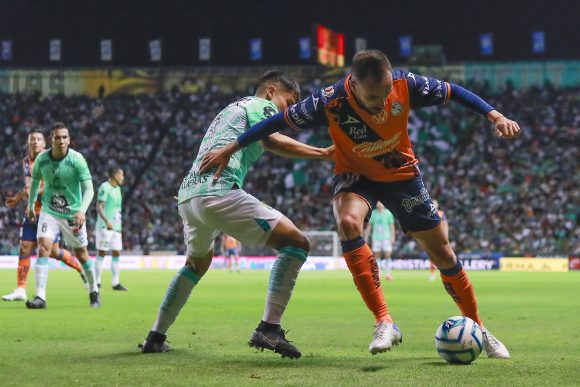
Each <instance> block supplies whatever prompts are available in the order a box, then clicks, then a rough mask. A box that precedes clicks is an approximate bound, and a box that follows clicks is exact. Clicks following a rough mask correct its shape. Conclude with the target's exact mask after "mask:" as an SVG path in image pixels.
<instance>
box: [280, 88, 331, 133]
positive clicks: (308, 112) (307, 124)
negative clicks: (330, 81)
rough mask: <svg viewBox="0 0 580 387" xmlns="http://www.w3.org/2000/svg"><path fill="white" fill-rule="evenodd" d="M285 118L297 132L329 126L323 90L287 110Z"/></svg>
mask: <svg viewBox="0 0 580 387" xmlns="http://www.w3.org/2000/svg"><path fill="white" fill-rule="evenodd" d="M284 118H285V119H286V122H287V123H288V126H290V127H291V128H293V129H296V130H302V129H308V128H313V127H317V126H322V125H328V120H327V118H326V114H325V113H324V100H323V99H322V98H321V90H317V91H315V92H314V93H312V95H310V97H308V98H306V99H303V100H302V101H300V102H298V103H296V104H294V105H292V106H290V107H289V108H288V109H286V111H285V113H284Z"/></svg>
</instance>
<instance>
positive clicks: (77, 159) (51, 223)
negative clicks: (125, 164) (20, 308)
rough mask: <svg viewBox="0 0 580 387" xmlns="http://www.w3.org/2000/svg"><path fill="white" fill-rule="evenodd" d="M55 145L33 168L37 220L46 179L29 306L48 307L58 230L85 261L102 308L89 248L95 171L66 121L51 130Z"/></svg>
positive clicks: (94, 303) (93, 298)
mask: <svg viewBox="0 0 580 387" xmlns="http://www.w3.org/2000/svg"><path fill="white" fill-rule="evenodd" d="M50 136H51V142H52V148H51V149H49V150H47V151H46V152H43V153H41V154H40V155H38V157H37V158H36V162H35V163H34V169H33V170H32V181H31V184H30V196H29V198H28V217H29V218H30V220H31V221H33V222H36V219H37V216H36V212H35V211H34V206H35V201H36V200H35V198H36V196H37V195H38V191H39V189H40V180H41V179H42V180H44V194H43V195H42V209H41V210H40V216H39V217H38V234H37V236H38V258H37V259H36V268H35V277H36V297H35V298H34V299H33V300H32V301H27V302H26V307H27V308H29V309H44V308H46V282H47V280H48V256H49V254H50V250H51V247H52V241H53V240H54V239H55V238H56V236H57V235H58V233H59V232H60V233H61V234H62V237H63V239H64V241H65V243H66V244H67V246H69V247H70V248H73V249H74V251H75V253H76V256H77V258H78V260H79V262H80V263H81V264H82V266H83V269H84V271H85V275H86V277H87V281H88V282H89V299H90V305H91V307H99V306H100V302H99V293H98V290H97V283H96V281H95V276H94V272H93V267H92V266H93V265H92V261H91V260H90V259H89V253H88V251H87V226H86V224H85V220H86V218H85V213H86V212H87V209H88V208H89V205H90V204H91V201H92V200H93V195H94V191H93V182H92V180H91V172H90V171H89V167H88V165H87V162H86V160H85V158H84V157H83V155H81V154H80V153H79V152H77V151H75V150H73V149H70V148H69V145H70V136H69V131H68V129H67V127H66V125H65V124H63V123H62V122H57V123H56V124H54V125H53V126H52V128H51V131H50Z"/></svg>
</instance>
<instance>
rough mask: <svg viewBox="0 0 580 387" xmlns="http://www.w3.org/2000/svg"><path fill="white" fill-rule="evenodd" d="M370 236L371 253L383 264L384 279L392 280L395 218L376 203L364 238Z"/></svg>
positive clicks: (379, 203)
mask: <svg viewBox="0 0 580 387" xmlns="http://www.w3.org/2000/svg"><path fill="white" fill-rule="evenodd" d="M369 235H370V236H371V239H372V247H373V253H374V255H375V257H376V258H378V259H380V261H379V266H381V265H380V263H383V265H382V266H383V270H384V271H385V279H386V280H387V281H392V280H393V259H392V258H391V255H392V253H393V246H394V245H395V218H394V217H393V214H391V211H389V210H387V209H386V208H385V206H384V205H383V203H381V202H378V203H377V207H376V208H375V209H374V210H373V213H372V214H371V219H370V220H369V222H368V224H367V229H366V236H367V238H366V239H367V240H368V236H369Z"/></svg>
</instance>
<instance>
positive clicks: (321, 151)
mask: <svg viewBox="0 0 580 387" xmlns="http://www.w3.org/2000/svg"><path fill="white" fill-rule="evenodd" d="M262 146H263V147H264V149H267V150H269V151H270V152H272V153H275V154H277V155H280V156H284V157H294V158H303V159H322V160H333V159H334V145H331V146H329V147H327V148H317V147H314V146H310V145H308V144H304V143H301V142H300V141H296V140H294V139H293V138H291V137H288V136H285V135H283V134H281V133H274V134H271V135H270V136H269V137H268V138H266V139H264V140H262Z"/></svg>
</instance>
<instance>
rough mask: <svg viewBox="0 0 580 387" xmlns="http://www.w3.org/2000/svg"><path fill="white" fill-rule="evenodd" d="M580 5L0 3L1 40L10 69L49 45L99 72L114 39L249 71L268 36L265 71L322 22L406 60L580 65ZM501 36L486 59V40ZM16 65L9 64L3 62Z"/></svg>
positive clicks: (142, 50) (126, 58)
mask: <svg viewBox="0 0 580 387" xmlns="http://www.w3.org/2000/svg"><path fill="white" fill-rule="evenodd" d="M578 15H580V2H579V1H577V0H553V1H548V2H533V1H510V0H489V1H478V2H473V1H460V0H448V1H420V0H406V1H363V2H353V1H332V2H328V1H304V0H300V1H276V2H272V1H255V0H247V1H224V0H213V1H176V0H166V1H161V2H153V1H139V0H124V1H115V0H99V1H95V0H90V1H70V0H46V1H32V0H19V1H9V0H4V1H2V2H0V39H12V40H13V42H14V59H13V60H12V62H11V63H10V64H8V65H9V66H47V65H50V62H49V61H48V40H49V39H62V41H63V60H62V62H61V63H60V65H64V66H93V65H99V64H100V61H99V50H98V44H99V41H100V40H101V39H106V38H107V39H112V40H113V48H114V59H113V63H112V64H113V65H115V66H136V65H146V64H149V63H150V62H149V57H148V55H149V52H148V49H147V42H148V41H149V40H151V39H156V38H160V39H162V40H163V61H162V64H163V65H172V66H175V65H195V64H199V62H198V61H197V39H198V38H199V37H203V36H207V37H211V39H212V62H211V63H212V64H216V65H232V64H236V65H240V64H249V63H250V61H249V58H248V39H251V38H258V37H261V38H263V52H264V57H263V60H262V62H261V63H262V64H265V65H271V64H298V63H304V62H301V61H300V60H299V59H298V43H297V42H298V38H299V37H302V36H307V35H309V34H310V33H311V30H312V26H313V25H314V24H315V23H321V24H324V25H327V26H329V27H330V28H333V29H335V30H337V31H340V32H343V33H344V34H345V40H346V57H347V58H349V57H351V56H352V54H353V51H354V47H353V45H354V43H353V42H354V39H355V38H356V37H364V38H367V39H368V42H369V47H371V48H378V49H382V50H384V51H385V52H386V53H387V55H389V56H391V59H392V60H393V62H398V61H400V60H401V59H402V58H399V57H398V52H399V51H398V37H399V35H406V34H410V35H412V36H413V44H419V45H421V44H440V45H443V46H444V51H445V54H446V57H447V60H448V61H465V60H468V61H474V60H478V61H481V60H484V61H495V60H520V59H536V60H537V59H543V58H546V59H566V58H567V59H572V58H580V44H579V42H580V26H579V23H578ZM537 30H543V31H545V33H546V53H545V54H544V55H542V56H540V57H539V56H538V55H537V54H536V55H534V54H532V52H531V37H530V34H531V32H532V31H537ZM486 32H492V33H493V34H494V55H492V56H490V57H481V55H480V53H479V35H480V34H482V33H486ZM3 65H7V64H3Z"/></svg>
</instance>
